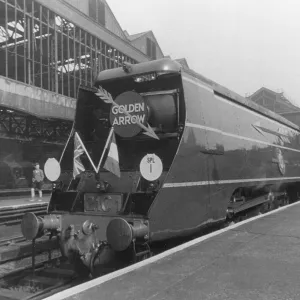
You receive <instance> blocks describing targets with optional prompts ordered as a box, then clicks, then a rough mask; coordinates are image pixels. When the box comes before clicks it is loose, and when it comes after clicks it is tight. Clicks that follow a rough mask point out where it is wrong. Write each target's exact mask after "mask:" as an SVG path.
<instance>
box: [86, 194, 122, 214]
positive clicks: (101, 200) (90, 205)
mask: <svg viewBox="0 0 300 300" xmlns="http://www.w3.org/2000/svg"><path fill="white" fill-rule="evenodd" d="M122 198H123V195H121V194H105V195H99V194H92V193H88V194H85V195H84V211H85V212H99V213H106V214H107V213H108V214H116V213H118V212H119V211H120V210H121V208H122Z"/></svg>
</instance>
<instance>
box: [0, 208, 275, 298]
mask: <svg viewBox="0 0 300 300" xmlns="http://www.w3.org/2000/svg"><path fill="white" fill-rule="evenodd" d="M276 208H277V207H273V208H272V209H271V210H273V209H276ZM264 212H267V211H264ZM261 213H262V212H261V208H255V209H252V210H247V211H246V212H245V213H244V214H241V215H239V216H237V217H236V218H233V219H231V220H228V222H225V223H223V224H221V223H220V224H216V225H215V226H214V227H207V228H205V229H203V231H202V232H201V233H200V234H197V235H194V236H192V237H190V238H189V239H187V238H184V239H181V240H177V241H171V242H169V243H168V244H166V243H165V242H164V243H162V244H157V245H155V247H154V248H153V252H152V254H153V255H157V254H159V253H161V252H163V251H165V250H168V249H170V248H172V247H175V246H178V245H179V244H182V243H184V242H187V241H188V240H190V239H192V238H197V237H199V236H201V235H205V234H209V233H211V232H213V231H216V230H218V229H221V228H223V227H227V226H230V224H231V223H237V222H239V221H242V220H245V219H248V218H251V217H253V216H255V215H257V214H261ZM51 243H52V244H51ZM6 245H8V246H6ZM51 245H52V246H51ZM3 247H19V249H21V248H22V249H23V250H19V252H18V253H17V254H16V255H12V254H11V255H10V256H7V257H6V259H5V257H4V256H1V249H3ZM30 250H31V251H32V244H31V242H30V241H24V239H23V238H22V237H21V236H15V237H12V238H10V239H9V238H7V239H6V240H5V239H2V240H0V270H1V272H0V299H10V300H19V299H26V300H39V299H44V298H46V297H47V296H50V295H51V294H55V293H58V292H60V291H62V290H65V289H68V288H70V287H72V286H75V285H77V284H81V283H83V282H86V281H88V280H90V279H89V278H80V277H78V276H77V274H76V273H75V271H74V269H73V266H72V265H70V264H68V263H67V262H66V261H65V260H64V259H63V258H62V257H61V256H60V252H59V250H58V244H55V240H53V241H52V242H51V241H50V240H49V239H48V238H44V239H43V240H42V241H38V240H37V241H36V247H35V253H36V257H35V268H34V270H33V268H32V259H31V254H32V252H31V251H30ZM9 253H12V251H9ZM103 275H104V274H103Z"/></svg>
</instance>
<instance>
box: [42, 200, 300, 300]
mask: <svg viewBox="0 0 300 300" xmlns="http://www.w3.org/2000/svg"><path fill="white" fill-rule="evenodd" d="M299 278H300V203H299V202H296V203H293V204H290V205H288V206H285V207H282V208H279V209H277V210H275V211H272V212H269V213H267V214H264V215H260V216H256V217H254V218H252V219H248V220H245V221H243V222H240V223H238V224H234V225H232V226H230V227H227V228H224V229H221V230H219V231H216V232H213V233H211V234H208V235H206V236H202V237H200V238H197V239H195V240H192V241H190V242H188V243H185V244H183V245H180V246H177V247H175V248H172V249H170V250H168V251H166V252H163V253H161V254H159V255H157V256H154V257H151V258H149V259H147V260H145V261H142V262H140V263H137V264H135V265H132V266H129V267H127V268H124V269H122V270H118V271H116V272H113V273H110V274H108V275H105V276H102V277H99V278H96V279H94V280H91V281H89V282H87V283H84V284H81V285H78V286H76V287H73V288H71V289H68V290H65V291H63V292H60V293H58V294H55V295H53V296H50V297H48V298H45V299H47V300H54V299H55V300H62V299H65V300H75V299H76V300H86V299H89V300H93V299H95V300H96V299H97V300H98V299H101V300H105V299H109V300H129V299H130V300H134V299H137V300H141V299H151V300H158V299H166V300H167V299H170V300H171V299H172V300H177V299H178V300H179V299H180V300H181V299H185V300H194V299H195V300H196V299H197V300H198V299H203V300H206V299H207V300H208V299H210V300H212V299H220V300H225V299H228V300H229V299H232V300H233V299H236V300H241V299H243V300H248V299H251V300H252V299H253V300H254V299H255V300H257V299H268V300H272V299H278V300H279V299H280V300H283V299H297V300H299V299H300V284H299Z"/></svg>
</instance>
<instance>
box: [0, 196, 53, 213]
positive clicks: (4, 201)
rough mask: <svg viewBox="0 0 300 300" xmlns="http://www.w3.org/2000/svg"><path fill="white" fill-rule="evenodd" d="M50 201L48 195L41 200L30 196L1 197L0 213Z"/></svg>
mask: <svg viewBox="0 0 300 300" xmlns="http://www.w3.org/2000/svg"><path fill="white" fill-rule="evenodd" d="M49 200H50V195H43V197H42V198H39V197H35V198H31V196H30V195H28V196H9V197H3V198H1V199H0V211H1V210H4V209H6V208H17V207H24V206H27V205H28V206H29V205H34V204H37V205H39V204H43V203H48V202H49Z"/></svg>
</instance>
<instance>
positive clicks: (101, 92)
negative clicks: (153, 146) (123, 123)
mask: <svg viewBox="0 0 300 300" xmlns="http://www.w3.org/2000/svg"><path fill="white" fill-rule="evenodd" d="M95 94H96V95H97V96H98V97H99V98H100V99H101V100H103V101H104V102H105V103H108V104H112V105H115V106H117V107H118V108H119V111H120V112H123V113H124V114H125V115H126V116H129V117H132V116H131V114H130V113H129V112H127V111H126V110H125V109H124V108H122V107H120V105H119V104H118V103H116V102H115V101H114V100H113V98H112V96H111V94H110V93H109V92H108V91H106V90H105V89H103V88H102V87H101V86H99V88H98V89H97V92H96V93H95ZM136 124H137V125H138V126H140V127H141V128H142V129H144V130H145V132H143V133H144V134H145V135H148V136H150V137H152V138H154V139H157V140H159V137H158V136H157V135H156V134H155V132H154V130H153V129H152V128H151V126H150V125H149V123H147V127H146V126H145V125H144V124H142V123H141V122H140V121H139V120H136Z"/></svg>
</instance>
